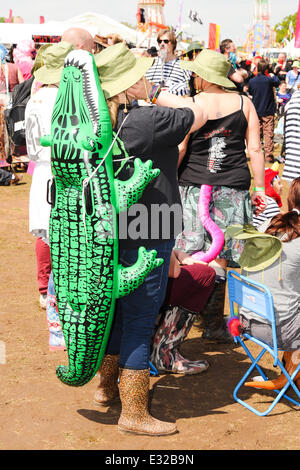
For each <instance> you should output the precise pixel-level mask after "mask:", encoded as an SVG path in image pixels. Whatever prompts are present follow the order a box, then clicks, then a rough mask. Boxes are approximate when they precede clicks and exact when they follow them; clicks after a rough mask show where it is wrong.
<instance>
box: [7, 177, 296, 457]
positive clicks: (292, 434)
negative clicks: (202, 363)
mask: <svg viewBox="0 0 300 470" xmlns="http://www.w3.org/2000/svg"><path fill="white" fill-rule="evenodd" d="M30 182H31V177H30V176H29V175H27V174H25V175H24V182H23V183H22V184H20V185H19V186H15V187H0V201H1V203H0V253H1V254H0V263H1V269H0V286H1V291H0V292H1V294H0V377H1V387H0V449H2V450H3V449H6V450H16V449H18V450H33V449H36V450H54V449H55V450H58V449H59V450H75V449H76V450H101V449H102V450H157V449H160V450H167V449H169V450H224V449H225V450H238V449H239V450H262V449H265V450H271V449H272V450H274V449H280V450H282V449H286V450H292V449H293V450H299V449H300V433H299V409H297V408H296V407H293V406H291V405H289V404H288V403H287V402H285V401H284V402H282V403H281V404H279V405H277V407H275V409H274V410H273V412H272V413H271V414H270V415H269V416H268V417H258V416H256V415H254V414H253V413H251V412H250V411H248V410H247V409H246V408H244V407H243V406H241V405H240V404H238V403H236V402H235V401H234V399H233V395H232V393H233V389H234V387H235V385H236V384H237V383H238V381H239V379H240V378H241V376H242V374H243V373H244V371H245V370H246V368H247V367H248V365H249V360H248V359H247V357H246V355H245V353H244V352H243V350H242V348H240V347H236V346H235V345H233V346H228V345H227V346H226V345H215V344H209V343H204V341H203V340H202V339H201V330H200V329H199V328H198V327H194V328H193V329H192V331H191V333H190V335H189V337H188V339H187V341H186V342H185V343H184V347H183V352H184V353H185V354H186V355H189V356H190V357H191V358H192V359H196V358H203V359H207V360H208V361H209V363H210V367H209V369H208V370H207V371H206V372H204V373H202V374H200V375H196V376H186V377H182V376H179V375H160V376H159V377H157V378H153V377H152V378H151V389H152V390H151V399H152V400H151V413H152V414H153V415H154V416H155V417H158V418H160V419H163V420H168V421H172V422H175V421H176V423H177V426H178V430H179V433H178V434H175V435H173V436H169V437H167V436H166V437H159V438H157V437H156V438H155V437H153V438H149V437H145V436H140V437H138V436H130V435H123V434H119V433H118V431H117V421H118V416H119V412H120V407H119V405H115V406H114V407H111V408H108V409H107V410H102V409H100V408H97V407H96V406H95V405H94V404H93V395H94V391H95V388H96V385H97V381H98V379H97V377H95V379H94V380H92V381H91V382H90V383H89V384H88V385H86V386H84V387H83V388H72V387H68V386H66V385H63V384H62V383H61V382H60V381H59V380H58V379H57V378H56V375H55V370H56V367H57V366H58V365H59V364H66V363H67V359H66V353H65V352H64V351H57V352H50V351H49V348H48V330H47V323H46V312H45V310H42V309H41V308H40V306H39V293H38V289H37V281H36V261H35V250H34V238H33V236H32V235H30V234H29V233H28V196H29V189H30ZM227 308H228V303H227ZM265 365H266V368H267V373H269V375H270V376H271V377H272V376H274V374H275V375H276V374H277V373H278V371H277V369H276V370H274V369H273V366H272V362H271V361H270V360H267V359H266V360H265ZM240 396H241V398H243V399H246V400H247V401H248V402H249V403H250V404H252V405H255V406H258V407H259V408H260V409H261V410H263V409H266V408H267V406H268V404H269V403H270V401H271V399H272V395H270V393H269V392H264V393H262V392H259V393H257V391H256V390H254V389H253V390H251V389H249V390H247V389H246V388H245V387H244V389H243V390H242V391H241V392H240Z"/></svg>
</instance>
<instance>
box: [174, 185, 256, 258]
mask: <svg viewBox="0 0 300 470" xmlns="http://www.w3.org/2000/svg"><path fill="white" fill-rule="evenodd" d="M179 190H180V195H181V201H182V206H183V226H184V230H183V232H182V233H181V234H180V235H178V237H177V239H176V244H175V248H176V249H178V250H182V251H185V252H186V253H189V254H193V253H196V252H197V251H204V252H206V251H207V250H208V249H209V247H210V245H211V236H210V234H209V233H208V232H207V231H206V229H205V228H204V227H203V225H202V223H201V220H200V217H199V214H198V200H199V194H200V187H196V186H180V187H179ZM209 212H210V216H211V219H212V220H213V221H214V222H215V223H216V224H217V225H218V226H219V228H220V229H221V230H222V231H223V233H224V234H225V231H226V229H227V227H228V226H229V225H232V224H241V225H244V224H247V223H251V222H252V207H251V198H250V193H249V191H248V190H242V189H234V188H228V187H227V186H213V189H212V193H211V200H210V205H209ZM242 250H243V243H242V242H241V241H239V240H234V239H229V240H228V241H226V242H225V245H224V247H223V249H222V251H221V253H220V254H219V258H224V259H227V260H228V261H232V262H234V263H237V262H238V260H239V257H240V255H241V252H242Z"/></svg>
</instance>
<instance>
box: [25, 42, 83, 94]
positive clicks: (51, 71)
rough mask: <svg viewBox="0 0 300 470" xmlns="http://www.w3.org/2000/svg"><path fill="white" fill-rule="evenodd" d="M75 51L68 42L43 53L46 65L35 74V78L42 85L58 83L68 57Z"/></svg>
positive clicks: (57, 44)
mask: <svg viewBox="0 0 300 470" xmlns="http://www.w3.org/2000/svg"><path fill="white" fill-rule="evenodd" d="M73 49H74V46H73V45H72V44H70V43H68V42H65V41H61V42H58V43H56V44H53V45H51V46H50V47H47V48H46V49H44V50H43V51H42V57H41V60H42V61H43V63H44V65H43V66H42V67H40V68H39V69H37V70H36V71H35V72H34V78H36V80H37V81H38V82H40V83H44V84H46V85H51V84H52V83H58V82H59V81H60V77H61V74H62V70H63V67H64V61H65V58H66V56H67V55H68V54H69V52H71V51H72V50H73Z"/></svg>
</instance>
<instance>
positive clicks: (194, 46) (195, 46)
mask: <svg viewBox="0 0 300 470" xmlns="http://www.w3.org/2000/svg"><path fill="white" fill-rule="evenodd" d="M202 49H203V44H201V42H198V41H193V42H191V43H190V44H189V47H188V48H187V50H186V54H188V53H189V52H193V51H202Z"/></svg>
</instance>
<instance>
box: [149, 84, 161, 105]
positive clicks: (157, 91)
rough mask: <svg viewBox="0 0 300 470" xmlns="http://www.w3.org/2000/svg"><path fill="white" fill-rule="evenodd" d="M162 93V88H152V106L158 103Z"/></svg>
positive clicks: (150, 98)
mask: <svg viewBox="0 0 300 470" xmlns="http://www.w3.org/2000/svg"><path fill="white" fill-rule="evenodd" d="M160 92H161V86H160V85H154V86H153V87H152V90H151V92H150V95H149V100H150V101H151V103H152V104H155V103H156V101H157V98H158V96H159V94H160Z"/></svg>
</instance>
